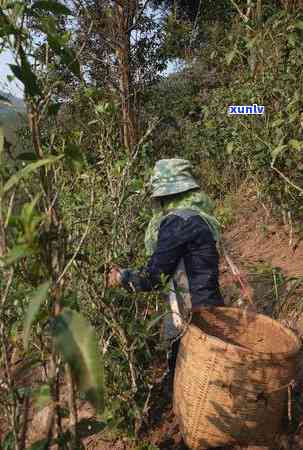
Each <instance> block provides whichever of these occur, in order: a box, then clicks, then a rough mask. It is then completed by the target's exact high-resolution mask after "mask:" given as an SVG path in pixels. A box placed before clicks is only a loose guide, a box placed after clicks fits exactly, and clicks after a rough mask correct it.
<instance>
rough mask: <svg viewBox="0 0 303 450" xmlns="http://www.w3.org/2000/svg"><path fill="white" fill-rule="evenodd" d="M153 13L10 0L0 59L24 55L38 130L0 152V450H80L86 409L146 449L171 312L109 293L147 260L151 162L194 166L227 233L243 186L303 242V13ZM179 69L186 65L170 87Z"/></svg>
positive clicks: (256, 9) (89, 3) (168, 9)
mask: <svg viewBox="0 0 303 450" xmlns="http://www.w3.org/2000/svg"><path fill="white" fill-rule="evenodd" d="M151 3H152V4H153V8H155V9H152V8H148V9H144V8H143V9H142V7H143V6H144V4H145V2H132V1H129V2H125V6H121V5H120V4H118V3H117V4H114V5H113V3H112V2H104V6H102V8H101V7H97V6H98V5H99V3H98V2H95V1H93V0H84V1H83V2H81V5H80V3H79V2H77V1H76V0H74V1H68V2H63V1H62V3H60V2H58V1H55V0H47V1H40V0H36V1H31V2H28V1H25V0H22V1H18V2H11V1H6V0H2V1H0V43H1V47H0V49H2V48H9V49H10V50H11V51H12V52H13V53H14V55H15V58H16V64H14V65H12V67H11V69H12V72H13V74H14V76H15V77H16V78H18V79H19V80H20V81H21V82H22V83H23V85H24V90H25V99H24V101H25V103H26V106H27V119H28V124H29V126H28V127H27V126H24V128H23V129H22V132H21V133H20V136H18V145H19V147H20V151H18V152H17V153H14V152H13V153H12V152H8V151H7V146H5V147H4V145H3V142H2V140H1V138H0V158H1V164H0V264H1V273H2V276H1V279H0V347H1V352H0V366H1V367H0V373H1V375H0V378H1V383H0V416H1V417H3V418H6V419H5V420H4V422H5V423H4V425H3V426H4V430H3V431H5V433H4V438H3V442H2V443H1V445H2V446H3V448H5V449H7V450H8V449H15V450H23V449H25V448H28V450H30V449H31V450H33V449H35V448H36V449H37V448H41V449H42V448H43V449H48V448H50V446H51V445H52V444H54V443H56V445H57V447H58V448H59V449H67V448H69V449H70V450H75V449H78V448H85V447H83V444H82V443H81V440H82V436H81V433H80V432H79V427H78V426H77V424H78V422H79V420H78V415H79V407H80V404H82V403H83V400H85V401H87V402H89V403H90V405H91V406H92V407H93V408H95V411H96V414H98V417H99V416H100V419H101V420H102V424H103V426H104V427H105V431H104V432H105V433H108V434H109V435H110V436H115V437H117V436H119V435H124V436H127V437H128V438H129V439H131V440H133V441H134V446H135V445H137V446H138V442H136V438H137V436H138V433H139V431H140V430H141V428H142V425H143V424H144V423H146V422H148V414H149V407H150V399H151V397H152V395H153V388H154V385H155V383H156V375H155V370H154V368H155V367H156V366H157V364H158V365H161V363H162V362H163V361H164V360H165V356H164V355H165V348H164V345H163V344H161V339H160V338H159V333H160V332H159V320H158V319H159V317H161V314H163V312H164V310H165V306H164V305H163V302H162V301H161V299H160V297H159V296H158V295H157V294H154V293H153V294H134V293H131V294H130V293H127V292H125V291H124V290H122V289H115V290H109V289H107V288H106V282H105V281H106V274H107V271H108V268H109V267H110V265H111V264H113V263H117V264H119V265H121V266H123V267H127V266H130V265H132V266H138V267H139V266H141V265H143V264H144V261H145V252H144V248H143V247H144V244H143V236H144V230H145V228H146V225H147V223H148V220H149V217H150V206H151V205H150V203H149V201H147V199H148V185H147V182H148V179H149V176H150V170H151V167H152V165H153V163H154V162H155V160H157V159H159V158H165V157H173V156H179V157H184V158H187V159H190V160H191V161H192V162H193V164H194V166H195V168H196V175H197V178H198V179H199V180H200V181H201V185H202V187H203V188H205V190H206V191H208V193H209V194H210V195H211V196H212V197H213V198H214V200H215V201H216V202H217V205H218V208H217V211H218V216H219V218H220V219H221V222H222V225H223V226H228V225H230V224H231V223H233V221H234V215H233V207H234V203H233V194H234V193H235V192H237V191H238V190H239V188H240V187H241V186H243V184H245V183H249V185H250V186H252V188H253V189H255V192H256V193H258V196H259V198H260V199H261V200H262V201H263V202H265V203H267V204H268V205H269V206H270V207H271V208H272V209H273V211H274V212H275V214H276V215H277V217H278V218H281V217H283V216H286V217H288V218H290V220H291V223H293V226H294V227H298V228H299V220H298V219H299V218H300V215H302V210H303V206H302V195H303V176H302V175H303V159H302V150H303V122H302V111H303V84H302V77H303V70H302V68H303V67H302V66H303V57H302V56H303V39H302V38H303V10H302V8H299V7H293V6H289V5H286V6H285V5H284V6H283V5H281V4H280V2H269V1H264V2H261V1H258V2H257V4H256V5H254V4H252V5H251V6H250V7H249V8H248V10H247V5H246V2H244V1H237V2H227V1H226V2H225V1H224V2H218V3H220V5H217V2H205V5H204V6H202V7H201V8H202V9H203V8H205V11H204V12H205V14H204V13H203V11H202V12H201V10H200V9H197V7H196V6H194V3H195V2H186V4H187V7H186V11H187V13H186V15H185V16H183V17H179V16H178V14H177V12H176V11H175V9H174V8H173V7H172V5H171V2H151ZM173 3H174V4H175V2H173ZM213 3H215V5H214V4H213ZM293 3H296V2H292V5H293ZM160 4H161V5H162V7H163V8H164V9H163V10H162V13H161V14H160V13H159V11H158V10H157V9H156V8H157V7H159V5H160ZM235 4H236V6H237V7H235V6H234V5H235ZM273 4H275V6H273ZM240 13H241V14H240ZM154 14H155V16H154ZM245 14H246V15H245ZM130 29H131V30H132V32H130ZM113 30H114V31H113ZM135 36H136V39H135V38H134V37H135ZM0 51H1V50H0ZM175 58H179V59H181V60H182V61H183V69H182V70H180V71H177V72H175V73H172V74H170V75H167V76H164V75H163V70H164V69H165V67H167V65H168V63H169V62H171V61H175ZM253 103H257V104H259V105H264V106H265V110H266V113H265V115H264V116H238V117H235V116H229V115H228V114H227V108H228V106H229V105H231V104H232V105H235V104H240V105H242V104H249V105H250V104H253ZM0 112H1V111H0ZM0 121H1V117H0ZM253 272H254V274H258V276H259V275H260V274H261V275H264V273H266V276H267V277H270V279H271V284H270V286H269V289H270V295H271V298H272V297H273V298H275V297H274V296H277V295H280V294H279V292H280V290H279V289H280V288H281V286H283V283H284V281H285V280H283V277H282V276H281V274H280V273H279V272H278V271H274V270H273V269H272V268H268V267H255V268H254V269H253ZM281 277H282V278H281ZM297 283H299V281H297ZM288 298H291V294H289V296H288ZM289 305H290V303H289V302H288V303H287V304H286V303H285V304H284V307H285V308H286V309H287V308H288V307H290V306H289ZM285 308H284V309H285ZM29 379H30V380H31V381H28V380H29ZM81 402H82V403H81ZM41 405H43V406H42V407H43V408H45V414H46V415H47V421H46V426H45V429H41V435H40V436H39V442H36V443H34V442H32V441H30V442H29V441H28V436H29V434H30V433H29V431H30V427H31V422H30V421H29V420H28V416H29V414H28V413H29V409H30V408H36V407H41ZM1 426H2V422H1ZM66 430H68V431H66ZM0 431H2V430H0ZM137 448H138V449H139V448H140V449H142V450H143V449H144V448H145V449H150V450H151V449H154V448H156V447H153V446H151V445H149V444H146V445H145V444H142V445H141V447H140V446H139V447H137Z"/></svg>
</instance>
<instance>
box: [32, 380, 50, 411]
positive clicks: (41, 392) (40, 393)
mask: <svg viewBox="0 0 303 450" xmlns="http://www.w3.org/2000/svg"><path fill="white" fill-rule="evenodd" d="M32 397H33V400H34V403H35V406H36V407H37V408H38V409H42V408H44V407H45V406H47V405H48V403H49V402H50V401H51V398H52V396H51V390H50V386H49V385H48V384H43V385H42V386H39V387H38V388H36V389H35V390H34V391H33V392H32Z"/></svg>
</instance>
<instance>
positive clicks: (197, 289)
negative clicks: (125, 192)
mask: <svg viewBox="0 0 303 450" xmlns="http://www.w3.org/2000/svg"><path fill="white" fill-rule="evenodd" d="M181 257H182V258H183V260H184V264H185V269H186V274H187V278H188V283H189V290H190V294H191V302H192V309H193V311H195V310H197V309H199V308H200V307H203V306H219V305H223V299H222V296H221V293H220V290H219V281H218V277H219V270H218V265H219V255H218V251H217V247H216V241H215V240H214V236H213V233H212V232H211V229H210V227H209V225H208V224H207V223H206V221H205V220H203V218H202V217H201V216H200V215H199V213H198V212H197V211H195V210H193V209H174V210H171V211H170V212H169V214H167V215H166V216H164V217H163V219H162V220H161V224H160V228H159V234H158V242H157V249H156V251H155V252H154V254H153V257H152V258H151V259H150V261H149V264H148V265H147V266H146V269H145V270H146V272H147V273H148V274H149V277H150V281H151V283H150V286H156V285H157V283H159V280H160V278H161V274H162V273H165V274H167V273H171V271H172V270H173V267H174V268H175V266H176V264H177V262H178V261H179V259H180V258H181ZM142 287H143V286H142ZM145 288H146V289H148V286H145Z"/></svg>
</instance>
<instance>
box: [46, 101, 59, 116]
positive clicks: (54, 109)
mask: <svg viewBox="0 0 303 450" xmlns="http://www.w3.org/2000/svg"><path fill="white" fill-rule="evenodd" d="M60 108H61V103H52V104H51V105H49V106H48V108H47V111H48V114H50V115H51V116H56V115H57V114H58V112H59V110H60Z"/></svg>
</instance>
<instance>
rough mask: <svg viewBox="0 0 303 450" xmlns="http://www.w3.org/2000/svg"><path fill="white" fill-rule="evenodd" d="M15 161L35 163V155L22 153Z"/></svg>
mask: <svg viewBox="0 0 303 450" xmlns="http://www.w3.org/2000/svg"><path fill="white" fill-rule="evenodd" d="M16 158H17V159H21V160H22V161H37V159H38V158H37V155H36V153H34V152H24V153H20V154H19V155H17V156H16Z"/></svg>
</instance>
